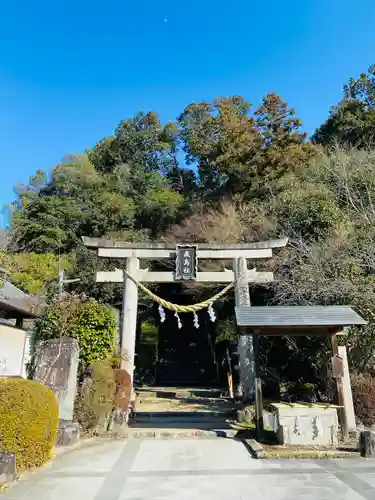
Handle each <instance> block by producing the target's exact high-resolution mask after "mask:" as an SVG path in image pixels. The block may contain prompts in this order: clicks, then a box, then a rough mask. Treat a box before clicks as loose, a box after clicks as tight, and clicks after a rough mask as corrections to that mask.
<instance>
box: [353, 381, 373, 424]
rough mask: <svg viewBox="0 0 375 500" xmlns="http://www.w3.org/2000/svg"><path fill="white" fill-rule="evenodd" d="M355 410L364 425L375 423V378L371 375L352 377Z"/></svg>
mask: <svg viewBox="0 0 375 500" xmlns="http://www.w3.org/2000/svg"><path fill="white" fill-rule="evenodd" d="M351 383H352V392H353V404H354V411H355V414H356V416H357V418H358V420H360V421H361V423H362V424H363V425H366V426H371V425H374V424H375V378H374V377H371V376H369V375H353V376H352V377H351Z"/></svg>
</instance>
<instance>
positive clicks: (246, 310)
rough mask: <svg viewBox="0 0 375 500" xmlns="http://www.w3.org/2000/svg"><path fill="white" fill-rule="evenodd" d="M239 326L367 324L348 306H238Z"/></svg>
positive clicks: (237, 318)
mask: <svg viewBox="0 0 375 500" xmlns="http://www.w3.org/2000/svg"><path fill="white" fill-rule="evenodd" d="M236 320H237V325H239V326H253V327H257V326H258V327H261V326H263V327H288V326H300V327H306V326H316V327H319V326H350V325H366V324H367V321H365V320H364V319H363V318H361V316H359V315H358V314H357V313H356V312H355V311H353V309H351V308H350V307H348V306H288V307H285V306H264V307H253V306H250V307H236Z"/></svg>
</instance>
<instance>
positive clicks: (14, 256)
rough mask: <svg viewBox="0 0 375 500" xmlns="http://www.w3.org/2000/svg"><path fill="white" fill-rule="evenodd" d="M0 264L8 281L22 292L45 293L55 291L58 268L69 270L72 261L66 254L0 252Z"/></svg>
mask: <svg viewBox="0 0 375 500" xmlns="http://www.w3.org/2000/svg"><path fill="white" fill-rule="evenodd" d="M0 264H1V265H2V266H3V267H5V269H6V270H7V271H8V272H9V275H10V276H9V278H10V281H11V282H12V283H13V284H14V285H16V286H18V287H19V288H21V289H22V290H23V291H24V292H26V293H30V294H36V295H47V294H49V293H53V292H56V291H57V283H58V275H59V270H60V269H64V270H66V271H69V270H70V269H72V262H70V261H69V259H68V258H67V256H61V257H59V256H58V255H55V254H53V253H51V252H49V253H43V254H36V253H27V252H22V253H10V252H1V253H0Z"/></svg>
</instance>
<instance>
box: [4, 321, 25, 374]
mask: <svg viewBox="0 0 375 500" xmlns="http://www.w3.org/2000/svg"><path fill="white" fill-rule="evenodd" d="M25 345H26V332H25V330H21V329H19V328H14V327H12V326H7V325H2V324H0V377H14V376H17V377H19V376H24V372H25V369H24V352H25Z"/></svg>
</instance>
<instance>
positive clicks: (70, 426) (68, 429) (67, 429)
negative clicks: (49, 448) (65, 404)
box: [56, 420, 80, 446]
mask: <svg viewBox="0 0 375 500" xmlns="http://www.w3.org/2000/svg"><path fill="white" fill-rule="evenodd" d="M79 436H80V429H79V425H78V424H77V423H75V422H69V421H66V420H60V422H59V428H58V431H57V438H56V446H72V445H73V444H75V443H77V442H78V440H79Z"/></svg>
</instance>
